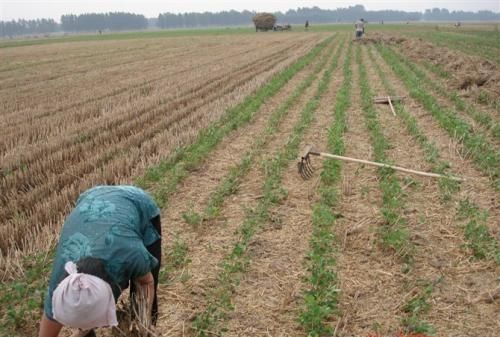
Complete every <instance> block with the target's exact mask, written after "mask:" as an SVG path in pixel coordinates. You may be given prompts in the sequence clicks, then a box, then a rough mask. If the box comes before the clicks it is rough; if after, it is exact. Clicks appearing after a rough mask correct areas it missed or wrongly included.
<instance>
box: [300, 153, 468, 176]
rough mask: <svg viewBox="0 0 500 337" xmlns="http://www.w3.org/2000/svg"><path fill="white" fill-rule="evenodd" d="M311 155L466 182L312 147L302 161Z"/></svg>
mask: <svg viewBox="0 0 500 337" xmlns="http://www.w3.org/2000/svg"><path fill="white" fill-rule="evenodd" d="M309 155H313V156H320V157H326V158H332V159H339V160H343V161H348V162H354V163H360V164H366V165H372V166H377V167H387V168H391V169H393V170H396V171H401V172H406V173H412V174H416V175H420V176H425V177H433V178H446V179H451V180H456V181H464V180H465V179H463V178H459V177H454V176H445V175H441V174H437V173H430V172H422V171H416V170H411V169H407V168H404V167H400V166H394V165H389V164H383V163H377V162H374V161H369V160H363V159H356V158H351V157H344V156H338V155H335V154H330V153H325V152H319V151H317V150H316V149H314V148H313V147H312V146H308V147H307V148H306V149H305V150H304V151H303V152H302V156H301V160H302V161H304V160H307V158H308V156H309Z"/></svg>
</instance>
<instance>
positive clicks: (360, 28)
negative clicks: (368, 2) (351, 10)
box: [354, 19, 365, 39]
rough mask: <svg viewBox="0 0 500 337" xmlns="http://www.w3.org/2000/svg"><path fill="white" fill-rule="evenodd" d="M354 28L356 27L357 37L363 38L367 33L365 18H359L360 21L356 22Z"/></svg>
mask: <svg viewBox="0 0 500 337" xmlns="http://www.w3.org/2000/svg"><path fill="white" fill-rule="evenodd" d="M354 28H355V29H356V38H357V39H359V38H361V37H362V36H363V34H364V33H365V20H364V19H359V20H358V21H356V23H355V24H354Z"/></svg>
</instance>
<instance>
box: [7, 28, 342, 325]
mask: <svg viewBox="0 0 500 337" xmlns="http://www.w3.org/2000/svg"><path fill="white" fill-rule="evenodd" d="M332 39H333V37H329V38H327V39H325V40H323V41H321V42H320V43H319V44H318V45H317V46H315V47H314V48H313V49H312V50H311V51H310V52H309V53H308V54H306V55H305V56H303V57H301V58H300V59H298V60H297V61H296V62H295V63H293V64H292V65H290V66H288V67H287V68H286V69H284V70H283V71H281V72H280V73H278V74H277V75H275V76H274V77H273V78H271V80H270V81H269V82H268V83H267V84H266V85H264V86H263V87H261V88H260V89H258V90H257V91H256V92H255V93H254V94H252V95H249V96H248V97H247V98H246V99H245V100H244V101H243V102H242V103H240V104H238V105H236V106H235V107H233V108H230V109H228V111H227V113H226V114H225V116H224V117H222V118H221V119H220V120H219V121H217V122H214V123H213V124H212V125H211V126H210V127H208V128H207V129H205V130H204V131H203V132H201V133H200V135H199V136H198V138H197V139H196V140H195V142H194V143H193V144H191V145H189V146H187V147H184V148H179V149H177V150H176V151H175V153H174V154H173V155H172V156H171V157H169V158H168V159H166V160H164V161H162V162H160V163H159V164H158V165H156V166H154V167H150V168H149V169H148V170H147V171H146V173H145V174H144V175H143V176H141V177H138V178H137V179H136V180H135V183H136V184H137V185H138V186H140V187H142V188H145V189H148V190H150V191H151V192H152V194H153V196H154V197H155V200H156V201H157V203H158V204H159V205H160V206H161V207H163V206H165V205H166V204H167V202H168V198H169V196H170V195H171V194H172V193H173V192H174V191H175V189H176V187H177V185H178V184H179V182H181V181H182V180H183V179H184V178H185V177H186V176H187V175H188V174H189V173H190V172H191V171H193V170H195V169H196V168H198V167H199V166H200V165H201V163H202V162H203V161H204V160H205V158H206V157H207V156H208V155H209V153H210V152H211V151H212V150H213V149H214V148H215V146H216V145H217V144H219V143H220V141H221V140H222V138H223V137H224V136H226V135H227V134H229V133H230V132H231V131H233V130H236V129H238V128H240V127H241V126H243V125H245V124H247V123H249V122H250V121H251V120H252V118H253V116H254V115H255V113H256V112H257V111H258V109H259V108H260V107H261V106H262V105H263V104H264V103H265V102H266V101H267V100H269V99H270V98H272V97H273V96H274V95H276V94H277V93H278V91H279V90H280V89H281V88H282V87H283V86H284V85H285V84H286V83H287V82H288V81H289V80H290V79H291V78H292V77H293V76H295V74H297V73H298V72H299V71H300V70H302V69H303V68H305V67H306V66H307V65H309V64H310V63H311V62H312V61H313V60H314V59H316V57H317V56H318V55H319V54H320V53H321V51H322V50H324V48H325V47H326V46H327V45H328V44H329V43H330V42H331V40H332ZM186 249H187V248H186V246H185V243H183V242H182V241H180V240H176V243H175V245H174V249H173V251H172V252H170V253H169V254H174V256H175V257H176V258H175V259H169V261H175V262H173V264H172V266H171V267H169V268H175V266H177V265H181V264H183V263H185V261H186V256H185V255H186ZM42 255H43V256H42ZM42 255H40V256H38V255H36V256H28V257H25V258H24V259H23V261H24V262H23V266H24V269H25V270H26V273H25V275H26V276H25V278H23V279H18V280H15V281H12V282H3V283H2V285H1V287H0V303H8V305H2V306H0V313H1V314H2V315H1V316H2V318H1V319H0V323H1V324H0V326H2V329H4V330H7V331H10V332H9V333H10V334H11V335H12V334H14V331H17V330H19V329H21V328H23V327H26V326H27V325H28V324H27V323H28V322H31V323H33V318H34V317H40V315H41V311H40V310H41V309H40V308H41V303H43V297H44V288H45V286H46V283H47V278H48V275H49V272H50V270H49V266H50V265H51V261H52V258H53V257H52V256H53V252H51V253H50V254H48V255H47V254H42ZM41 256H42V257H41ZM168 257H170V256H168ZM42 261H43V262H42ZM169 268H167V269H169ZM31 271H37V273H36V274H37V277H36V280H38V281H39V282H34V281H33V278H32V277H31V276H32V273H31ZM163 275H165V272H163ZM34 303H35V304H34ZM4 311H5V312H4ZM0 331H1V330H0Z"/></svg>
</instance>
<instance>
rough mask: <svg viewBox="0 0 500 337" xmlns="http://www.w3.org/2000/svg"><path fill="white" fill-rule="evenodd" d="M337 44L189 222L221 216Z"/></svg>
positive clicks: (188, 215)
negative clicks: (261, 152) (228, 199)
mask: <svg viewBox="0 0 500 337" xmlns="http://www.w3.org/2000/svg"><path fill="white" fill-rule="evenodd" d="M334 47H335V46H334V45H332V46H331V47H330V48H329V50H328V51H327V52H326V53H325V54H324V55H323V57H322V60H321V61H320V62H319V63H318V65H317V66H316V67H315V69H314V71H313V72H312V73H311V74H310V75H309V76H307V77H306V78H305V79H304V80H303V81H302V82H301V83H300V85H299V86H298V87H297V88H296V89H295V90H294V91H293V92H292V94H291V95H290V96H289V97H287V99H286V100H285V101H284V102H283V103H282V104H281V105H280V106H279V107H278V108H277V109H276V110H274V111H273V112H272V113H271V116H270V117H269V121H268V123H267V126H266V128H265V129H264V131H263V132H262V134H261V135H260V136H258V137H257V139H256V141H255V143H254V144H253V145H252V147H251V148H250V150H248V151H247V152H246V153H245V154H244V155H243V158H242V159H241V160H240V162H239V163H238V165H236V166H235V167H232V168H231V169H230V171H229V174H228V175H227V176H226V177H225V178H224V179H223V180H222V182H221V183H220V184H219V185H218V186H217V188H216V190H215V191H214V192H213V193H212V194H211V195H210V197H209V200H208V202H207V205H206V207H205V209H204V210H203V214H195V213H194V212H190V213H188V214H185V215H184V218H185V219H186V220H187V221H188V223H190V224H191V225H199V224H200V223H201V222H203V221H207V220H211V219H214V218H216V217H217V216H218V215H219V212H220V207H221V206H222V204H223V203H224V200H225V199H226V198H227V197H228V196H229V195H231V194H233V193H235V192H236V191H237V190H238V187H239V185H240V183H241V179H242V178H243V177H244V176H245V175H246V174H247V173H248V172H249V171H250V168H251V166H252V163H253V162H254V160H255V158H256V155H257V154H258V153H259V150H260V149H262V148H263V147H264V146H265V145H266V144H267V143H268V142H269V140H271V138H272V136H273V134H274V133H275V132H276V131H277V129H278V126H279V125H280V123H281V122H282V121H283V119H284V118H285V117H286V116H287V115H288V113H289V111H290V109H291V108H292V107H293V106H294V104H296V103H297V101H298V100H299V98H300V97H301V96H302V95H303V94H304V92H305V91H306V89H307V88H308V87H310V86H311V84H312V83H313V82H314V80H315V79H316V77H317V76H318V73H319V72H320V71H321V69H323V68H324V66H325V64H326V62H327V61H328V58H329V57H330V55H331V54H332V52H333V50H334ZM340 52H341V49H340V48H337V54H339V53H340Z"/></svg>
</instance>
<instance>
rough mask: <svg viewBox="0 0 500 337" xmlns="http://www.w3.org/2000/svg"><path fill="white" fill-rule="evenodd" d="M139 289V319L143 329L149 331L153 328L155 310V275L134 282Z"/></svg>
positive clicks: (148, 275)
mask: <svg viewBox="0 0 500 337" xmlns="http://www.w3.org/2000/svg"><path fill="white" fill-rule="evenodd" d="M134 282H135V285H136V287H137V294H136V296H137V297H136V301H137V311H138V312H137V315H136V316H137V319H138V320H139V321H140V322H141V324H142V325H143V327H145V328H147V329H149V328H150V327H151V311H152V309H153V299H154V292H155V288H154V278H153V274H151V273H147V274H146V275H144V276H142V277H139V278H137V279H135V280H134Z"/></svg>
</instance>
